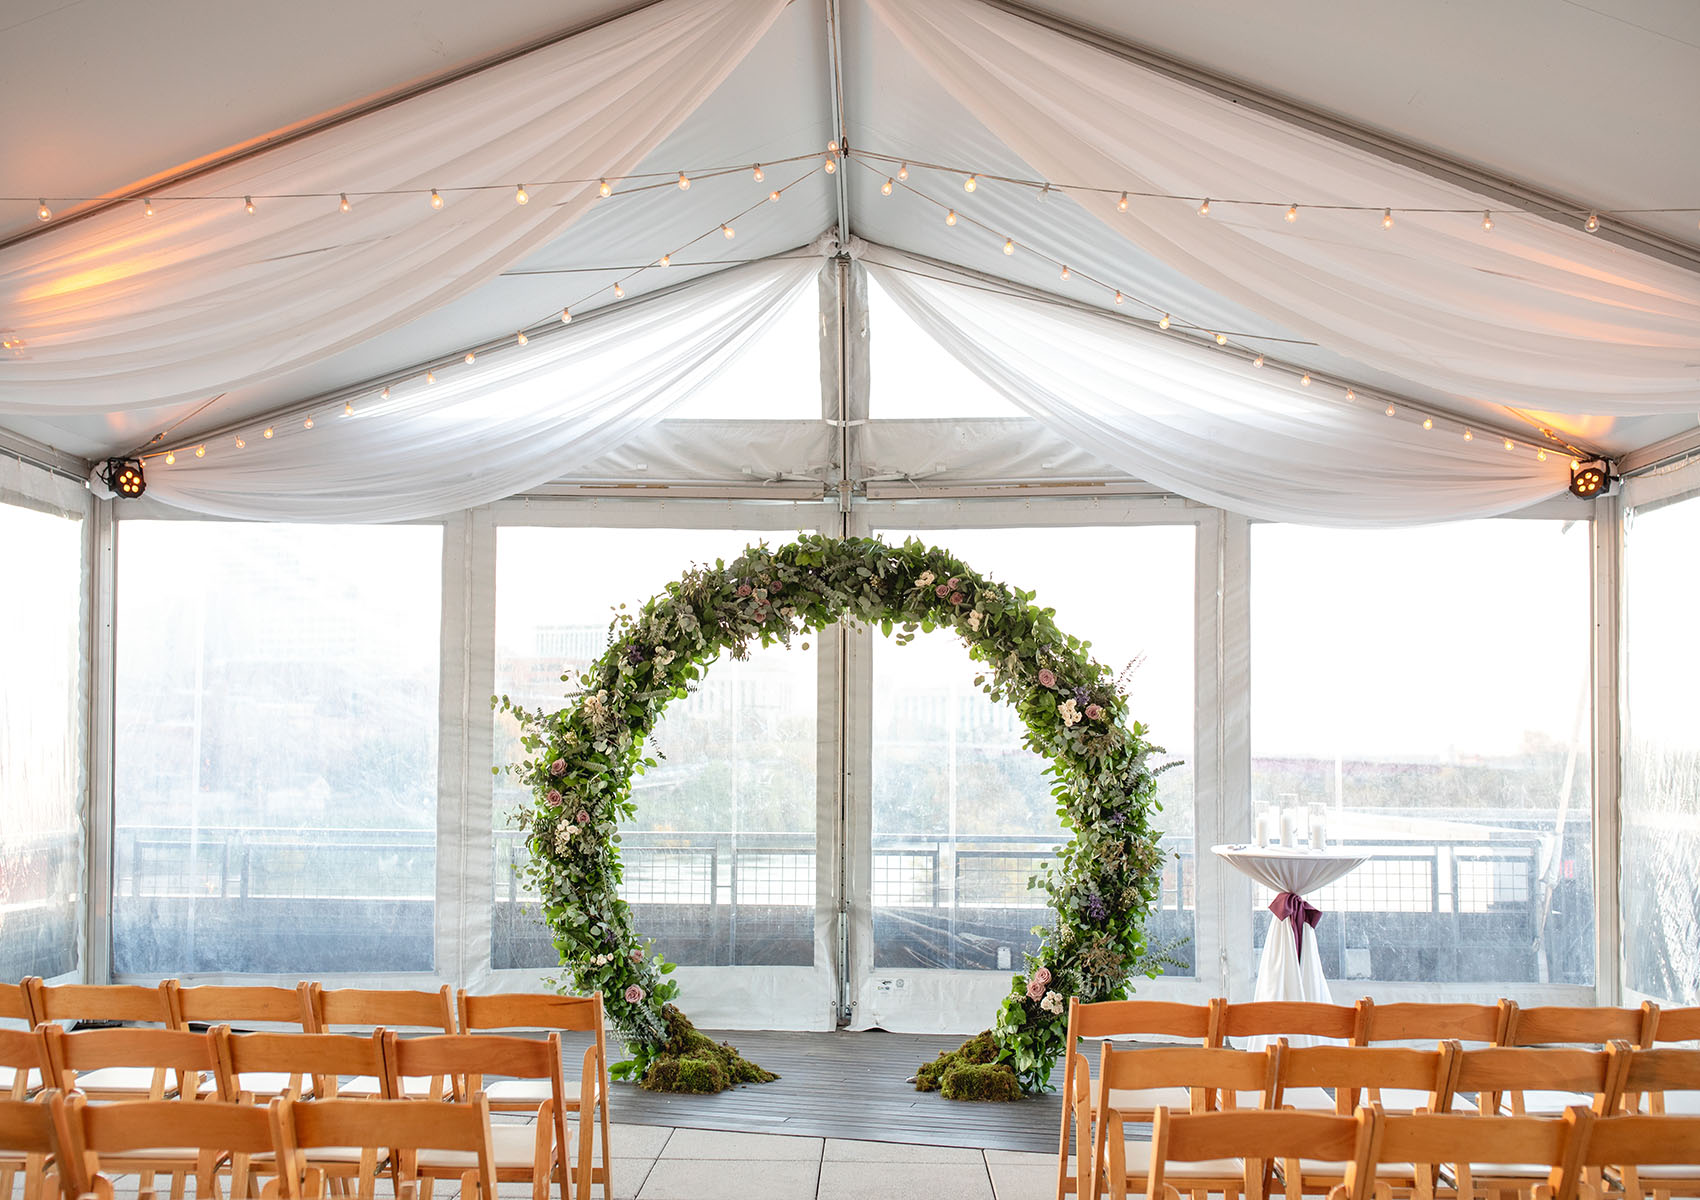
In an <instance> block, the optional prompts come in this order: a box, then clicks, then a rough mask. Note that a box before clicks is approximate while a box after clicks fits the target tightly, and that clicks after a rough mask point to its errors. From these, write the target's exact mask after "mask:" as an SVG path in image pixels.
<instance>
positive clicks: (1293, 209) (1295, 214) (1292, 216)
mask: <svg viewBox="0 0 1700 1200" xmlns="http://www.w3.org/2000/svg"><path fill="white" fill-rule="evenodd" d="M1298 219H1299V206H1298V205H1296V204H1289V205H1287V224H1289V225H1291V224H1292V223H1293V222H1294V221H1297V220H1298Z"/></svg>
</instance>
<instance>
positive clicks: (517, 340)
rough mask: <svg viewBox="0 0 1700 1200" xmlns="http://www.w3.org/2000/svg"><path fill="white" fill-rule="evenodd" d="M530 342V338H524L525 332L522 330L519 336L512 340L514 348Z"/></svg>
mask: <svg viewBox="0 0 1700 1200" xmlns="http://www.w3.org/2000/svg"><path fill="white" fill-rule="evenodd" d="M530 340H531V339H530V338H528V337H526V336H525V330H523V329H522V330H520V331H519V334H518V335H517V336H516V337H515V338H514V344H515V345H516V346H523V345H525V344H526V343H527V342H529V341H530Z"/></svg>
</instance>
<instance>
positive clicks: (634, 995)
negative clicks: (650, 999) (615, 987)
mask: <svg viewBox="0 0 1700 1200" xmlns="http://www.w3.org/2000/svg"><path fill="white" fill-rule="evenodd" d="M643 997H644V990H643V989H642V988H640V987H639V986H638V985H637V984H635V983H634V984H632V986H631V987H629V988H627V989H626V1003H627V1004H637V1003H639V1002H641V1001H642V1000H643Z"/></svg>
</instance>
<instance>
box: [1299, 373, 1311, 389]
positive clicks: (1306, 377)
mask: <svg viewBox="0 0 1700 1200" xmlns="http://www.w3.org/2000/svg"><path fill="white" fill-rule="evenodd" d="M1299 385H1300V386H1301V387H1309V386H1310V372H1309V371H1306V372H1305V373H1304V374H1303V375H1300V376H1299Z"/></svg>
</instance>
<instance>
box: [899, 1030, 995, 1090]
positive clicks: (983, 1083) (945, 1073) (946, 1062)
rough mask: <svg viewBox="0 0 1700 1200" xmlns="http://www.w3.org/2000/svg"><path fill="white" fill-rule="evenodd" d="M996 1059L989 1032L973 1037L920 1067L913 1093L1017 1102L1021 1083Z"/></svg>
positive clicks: (993, 1040) (916, 1074)
mask: <svg viewBox="0 0 1700 1200" xmlns="http://www.w3.org/2000/svg"><path fill="white" fill-rule="evenodd" d="M999 1056H1000V1051H999V1050H998V1044H997V1041H996V1040H995V1039H994V1038H993V1037H992V1031H991V1030H989V1029H988V1030H986V1032H984V1033H977V1034H975V1035H974V1036H973V1037H971V1038H969V1039H968V1040H967V1041H966V1042H963V1043H962V1045H960V1046H958V1047H957V1048H956V1049H954V1050H946V1051H945V1052H944V1053H943V1054H941V1055H939V1056H938V1057H937V1058H935V1059H933V1061H932V1062H930V1063H925V1064H923V1065H922V1067H921V1069H920V1070H919V1071H917V1072H915V1090H916V1091H917V1092H938V1093H939V1094H940V1095H942V1096H943V1097H944V1098H945V1099H946V1100H1019V1099H1020V1098H1021V1081H1020V1080H1018V1079H1017V1078H1016V1077H1015V1068H1013V1067H1011V1066H1010V1065H1009V1064H1008V1063H1006V1062H999V1061H998V1058H999Z"/></svg>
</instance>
